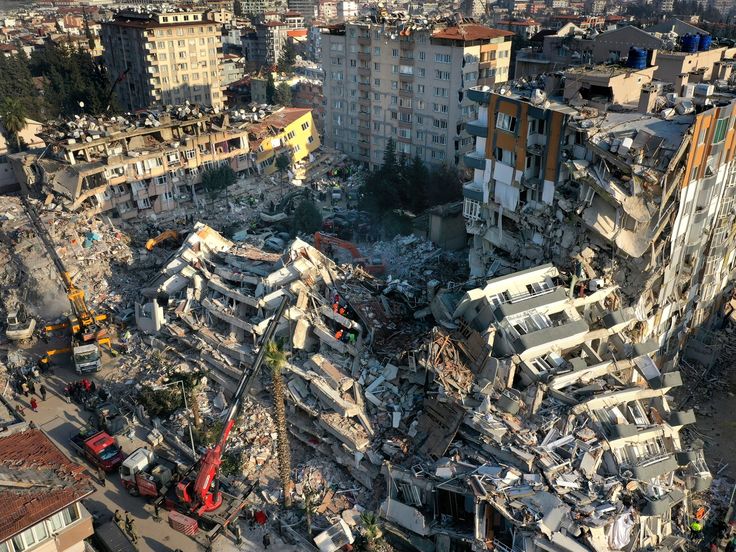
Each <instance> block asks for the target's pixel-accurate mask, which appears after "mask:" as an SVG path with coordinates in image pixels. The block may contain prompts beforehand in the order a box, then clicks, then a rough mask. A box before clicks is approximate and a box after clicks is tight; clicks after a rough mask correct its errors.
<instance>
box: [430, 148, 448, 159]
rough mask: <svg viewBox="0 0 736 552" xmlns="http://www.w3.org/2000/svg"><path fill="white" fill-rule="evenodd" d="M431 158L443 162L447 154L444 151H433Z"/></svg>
mask: <svg viewBox="0 0 736 552" xmlns="http://www.w3.org/2000/svg"><path fill="white" fill-rule="evenodd" d="M431 151H432V153H431V155H430V157H431V158H432V159H434V160H435V161H443V160H444V159H445V152H444V151H442V150H431Z"/></svg>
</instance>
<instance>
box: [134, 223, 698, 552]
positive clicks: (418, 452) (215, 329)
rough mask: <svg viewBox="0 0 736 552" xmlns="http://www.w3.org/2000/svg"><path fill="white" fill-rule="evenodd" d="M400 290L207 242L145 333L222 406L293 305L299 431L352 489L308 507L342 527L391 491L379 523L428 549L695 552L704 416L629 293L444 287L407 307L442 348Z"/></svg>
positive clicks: (148, 294)
mask: <svg viewBox="0 0 736 552" xmlns="http://www.w3.org/2000/svg"><path fill="white" fill-rule="evenodd" d="M397 243H399V242H398V240H397ZM406 245H410V244H409V243H407V244H406ZM417 254H418V255H428V254H431V253H430V250H429V248H426V249H425V248H424V247H423V246H422V247H421V248H419V252H418V253H417ZM428 276H430V275H428ZM396 291H397V290H396V287H395V286H394V287H393V288H392V283H391V281H389V283H388V284H385V283H383V282H380V281H378V280H375V279H373V278H371V277H369V276H367V275H366V274H365V273H363V272H362V271H361V270H359V269H353V268H352V267H345V266H338V265H336V264H334V263H333V262H332V261H331V260H329V259H328V258H326V257H325V256H324V255H322V254H321V253H319V252H318V251H317V250H316V249H315V248H313V247H312V246H310V245H309V244H307V243H305V242H303V241H301V240H298V239H297V240H296V241H295V242H293V243H292V244H291V245H290V247H289V248H288V250H287V251H286V253H285V254H284V255H283V256H279V255H275V254H269V253H264V252H263V251H260V250H258V249H257V248H254V247H252V246H248V245H243V244H241V245H237V244H235V243H233V242H231V241H229V240H227V239H225V238H224V237H223V236H221V235H220V234H218V233H217V232H215V231H214V230H213V229H212V228H209V227H207V226H204V225H202V224H197V225H195V230H194V232H193V233H192V234H191V235H190V236H189V237H188V238H187V239H186V241H185V242H184V244H183V245H182V247H181V248H180V249H179V250H178V252H177V253H176V254H175V255H174V256H172V257H171V258H170V259H169V261H168V262H167V263H166V264H165V266H164V267H163V268H162V270H161V272H160V274H159V276H158V278H157V279H155V280H154V281H153V282H152V284H151V286H150V287H149V288H147V289H144V290H143V302H141V303H139V304H136V321H137V325H138V327H139V329H141V330H142V331H144V332H146V333H148V334H154V335H155V336H156V338H155V340H163V341H162V343H164V342H165V345H162V346H164V347H165V346H170V347H175V348H177V349H179V350H181V351H184V353H182V354H184V355H185V356H186V357H187V358H197V359H198V361H199V362H200V364H201V366H202V367H205V368H206V369H207V373H208V378H209V380H210V381H212V382H217V383H218V384H219V385H221V386H222V388H223V390H224V391H225V396H228V393H232V392H233V390H234V387H235V384H236V382H237V380H238V379H239V378H240V376H241V374H242V371H243V370H247V369H248V367H249V366H250V364H251V363H252V361H253V358H254V347H255V346H256V345H257V343H258V340H259V337H260V336H261V335H262V334H263V332H264V330H265V328H266V327H267V325H268V324H269V322H270V320H271V318H272V316H273V314H274V312H275V309H276V308H277V305H278V304H279V303H280V302H281V298H282V297H287V298H288V300H289V307H288V309H287V311H286V313H285V315H284V317H283V319H282V320H281V321H280V324H279V327H278V329H277V333H276V336H277V338H278V339H283V340H285V344H286V345H285V347H286V349H287V350H288V352H289V361H288V363H287V365H286V367H285V371H284V374H285V379H286V384H287V389H288V397H287V398H288V400H289V412H288V421H289V424H290V428H289V429H290V432H291V434H292V436H293V438H294V439H295V440H296V441H298V442H301V443H302V444H304V445H306V447H300V449H303V450H308V448H309V449H313V450H315V451H316V452H317V453H318V454H319V456H318V458H320V459H321V458H324V459H325V462H328V459H329V462H337V464H339V465H340V466H342V468H343V469H344V470H345V472H346V477H347V474H349V477H347V478H346V477H340V478H336V477H335V476H334V475H333V476H331V477H330V480H332V481H333V482H334V481H336V480H339V481H340V482H339V483H337V484H330V485H324V484H319V483H316V482H313V481H311V475H309V474H311V473H312V472H311V471H310V470H307V469H306V468H305V467H304V466H303V465H300V467H298V468H297V477H296V482H297V486H296V492H297V496H298V498H301V499H302V500H307V498H306V496H307V495H309V496H311V493H313V492H316V493H319V494H318V498H319V500H320V504H321V505H324V512H328V513H329V512H332V517H329V516H328V517H327V521H328V522H329V523H334V522H335V520H336V516H338V515H341V516H343V517H347V518H351V516H352V515H353V514H354V513H355V512H356V511H358V510H359V509H360V507H372V506H373V503H372V502H371V498H370V497H371V496H372V494H373V495H379V494H381V490H380V489H379V488H378V487H377V486H376V483H377V482H378V481H380V478H379V474H381V473H382V474H383V475H384V476H385V478H386V481H387V491H386V494H385V496H386V498H385V500H384V501H383V502H382V504H381V514H382V516H383V517H384V518H385V519H386V520H387V521H388V524H389V527H390V528H391V529H392V532H394V533H395V534H396V535H399V536H401V538H404V539H405V540H407V541H409V542H411V544H412V545H414V546H420V547H424V546H425V545H426V546H435V545H436V544H437V543H442V542H445V543H449V542H450V541H457V542H465V543H474V544H475V545H477V546H488V545H490V544H492V545H493V546H495V547H496V549H506V548H508V549H511V548H514V549H524V550H530V551H533V550H549V549H551V548H550V546H551V547H552V549H559V548H560V547H562V548H564V549H566V550H590V549H593V550H617V549H621V548H623V547H626V546H633V547H640V548H643V547H647V546H653V547H654V546H660V545H664V544H674V543H680V542H684V541H685V539H686V534H685V532H684V531H683V527H686V526H685V525H682V526H681V525H678V523H680V522H681V523H685V522H686V521H687V516H688V515H689V513H688V512H687V509H686V505H687V504H688V497H690V496H692V495H693V493H697V492H699V491H702V490H704V489H706V488H707V487H708V485H709V483H710V481H711V476H710V473H709V472H708V469H707V467H706V466H705V462H704V460H703V455H702V450H700V449H699V448H698V447H697V444H696V443H687V442H685V441H683V440H682V439H681V437H680V429H681V428H682V427H683V426H685V425H686V424H692V423H693V422H694V414H693V412H692V411H681V412H680V411H675V410H674V409H672V408H671V407H670V405H669V402H668V395H669V392H670V390H671V389H672V388H674V387H676V386H678V385H680V384H681V383H682V381H681V378H680V376H679V373H677V372H669V373H662V372H660V369H659V368H658V367H657V365H656V364H655V363H654V361H653V360H652V355H653V354H654V353H655V352H656V350H657V346H656V344H655V343H652V342H645V343H641V342H639V335H640V334H639V333H638V332H637V331H636V318H635V316H634V312H633V310H632V309H620V308H618V307H617V305H618V304H619V303H620V298H619V296H618V294H619V291H618V288H617V287H616V286H613V285H607V284H606V282H605V281H604V280H602V279H591V280H584V279H583V280H581V279H578V278H570V277H568V276H566V275H564V274H561V273H559V272H558V271H557V270H556V269H555V268H554V267H552V266H550V265H545V266H542V267H538V268H533V269H528V270H525V271H522V272H518V273H514V274H511V275H508V276H504V277H500V278H496V279H493V280H490V281H488V282H486V284H485V285H484V287H483V288H478V289H472V290H470V291H467V292H465V293H461V292H459V291H457V290H440V291H437V289H436V287H435V288H434V292H433V293H432V294H430V293H427V294H425V295H423V296H422V297H421V298H420V299H418V301H417V304H415V305H413V306H414V307H422V308H423V310H426V311H427V312H429V313H431V314H432V315H433V316H434V318H435V320H436V322H437V324H438V327H436V328H434V329H431V330H430V328H429V327H428V326H427V325H426V322H423V321H421V320H417V317H416V316H415V315H416V311H415V309H413V308H409V307H408V305H407V302H406V301H403V300H400V299H398V298H396V295H395V293H396ZM430 300H431V304H427V302H428V301H430ZM427 316H428V315H427ZM419 318H424V317H423V316H422V317H419ZM268 382H269V378H268V376H267V375H266V374H263V377H262V379H261V382H260V383H261V387H260V388H256V389H254V394H255V395H256V397H262V398H265V397H267V396H268V393H267V386H268ZM256 418H257V416H256ZM251 425H252V424H251ZM270 427H272V426H270V425H268V426H266V429H265V430H264V429H263V428H260V429H259V431H261V432H262V433H261V435H267V434H268V433H269V429H268V428H270ZM253 429H255V428H253ZM243 433H245V434H248V433H249V432H248V431H245V432H243ZM254 444H255V448H254V449H253V452H252V454H253V455H254V457H255V460H254V462H255V463H256V464H258V461H259V456H258V455H259V454H260V450H261V449H259V442H258V439H256V442H255V443H251V442H243V443H242V445H243V446H244V447H245V449H247V450H250V448H251V447H252V446H253V445H254ZM262 444H263V445H265V441H264V443H262ZM238 446H240V445H238ZM307 447H308V448H307ZM266 448H267V447H266ZM264 453H265V452H264ZM249 462H250V460H249ZM307 464H308V465H311V463H307ZM320 466H323V467H324V466H326V464H324V463H322V461H321V460H320ZM333 473H334V472H333ZM305 474H307V475H305ZM272 483H273V481H272ZM335 486H337V487H338V489H340V490H342V491H346V492H345V493H337V492H335V489H334V487H335ZM360 486H362V487H365V489H363V490H358V488H359V487H360ZM277 488H278V487H277V486H275V485H274V487H272V488H271V489H270V490H269V489H266V490H264V496H267V497H269V498H270V499H271V500H274V499H275V498H276V497H277V496H278V490H277ZM305 489H306V491H305ZM369 491H370V492H369ZM331 493H332V494H331ZM337 497H339V498H337ZM356 509H357V510H356ZM675 511H677V512H678V515H679V517H678V516H675V515H674V513H675ZM345 512H348V513H345ZM682 520H684V521H682ZM504 547H505V548H504Z"/></svg>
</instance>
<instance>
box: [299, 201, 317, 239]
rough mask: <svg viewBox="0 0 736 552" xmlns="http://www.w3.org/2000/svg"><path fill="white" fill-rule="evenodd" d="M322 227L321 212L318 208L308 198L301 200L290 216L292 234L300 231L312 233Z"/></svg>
mask: <svg viewBox="0 0 736 552" xmlns="http://www.w3.org/2000/svg"><path fill="white" fill-rule="evenodd" d="M320 228H322V213H320V211H319V208H318V207H317V205H316V204H315V203H314V201H311V200H309V199H304V200H302V202H301V203H299V205H298V206H297V208H296V209H294V216H293V218H292V230H293V232H294V234H297V233H299V232H302V233H304V234H313V233H314V232H316V231H317V230H319V229H320Z"/></svg>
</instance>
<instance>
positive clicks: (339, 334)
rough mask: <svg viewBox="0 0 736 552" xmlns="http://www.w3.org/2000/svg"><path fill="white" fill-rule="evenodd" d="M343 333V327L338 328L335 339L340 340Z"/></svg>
mask: <svg viewBox="0 0 736 552" xmlns="http://www.w3.org/2000/svg"><path fill="white" fill-rule="evenodd" d="M344 333H345V332H343V329H342V328H340V329H339V330H337V331H336V332H335V339H337V340H338V341H342V336H343V334H344Z"/></svg>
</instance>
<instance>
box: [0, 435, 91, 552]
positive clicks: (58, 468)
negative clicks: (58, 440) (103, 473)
mask: <svg viewBox="0 0 736 552" xmlns="http://www.w3.org/2000/svg"><path fill="white" fill-rule="evenodd" d="M84 471H85V468H84V467H83V466H80V465H79V464H75V463H74V462H72V461H70V460H69V458H67V457H66V456H65V455H64V453H63V452H61V450H59V448H58V447H57V446H56V445H55V444H54V443H53V442H52V441H51V439H49V438H48V436H47V435H46V434H45V433H44V432H43V431H41V430H38V429H29V430H27V431H24V432H22V433H15V434H13V435H9V436H7V437H2V438H0V480H1V483H0V503H2V504H3V515H2V517H0V542H3V541H6V540H8V539H10V538H11V537H13V536H14V535H16V534H18V533H20V532H21V531H24V530H25V529H27V528H28V527H31V526H32V525H34V524H36V523H38V522H39V521H42V520H44V519H46V518H48V517H49V516H51V515H53V514H55V513H56V512H58V511H59V510H62V509H63V508H65V507H66V506H68V505H70V504H72V503H74V502H76V501H78V500H81V499H82V498H84V497H85V496H87V495H89V494H91V493H92V492H93V491H94V487H93V486H92V483H91V481H90V479H89V477H88V476H87V475H86V474H85V473H84Z"/></svg>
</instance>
